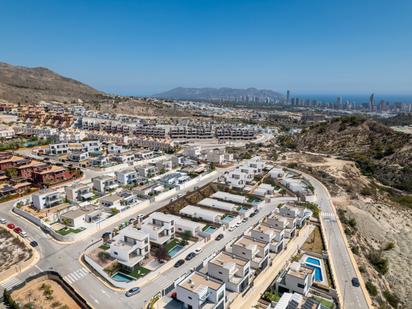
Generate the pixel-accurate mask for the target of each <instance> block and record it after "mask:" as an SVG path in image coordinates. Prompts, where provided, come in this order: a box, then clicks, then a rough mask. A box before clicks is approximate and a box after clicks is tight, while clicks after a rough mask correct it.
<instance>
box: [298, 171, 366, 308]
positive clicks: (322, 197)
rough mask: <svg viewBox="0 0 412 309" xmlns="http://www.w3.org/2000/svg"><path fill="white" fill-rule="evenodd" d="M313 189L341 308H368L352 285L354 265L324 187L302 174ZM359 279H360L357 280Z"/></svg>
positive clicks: (354, 272) (358, 288) (354, 275)
mask: <svg viewBox="0 0 412 309" xmlns="http://www.w3.org/2000/svg"><path fill="white" fill-rule="evenodd" d="M303 175H304V176H305V177H306V178H307V179H308V180H309V181H310V183H311V184H312V186H313V187H314V188H315V192H316V196H317V202H318V205H319V208H320V210H321V213H320V215H321V217H322V218H321V219H322V225H323V227H324V231H325V239H326V242H327V244H328V251H329V257H330V259H331V260H332V263H333V267H334V268H335V271H334V273H335V274H336V278H337V282H338V286H337V290H338V292H339V293H340V295H341V296H342V301H343V306H344V308H348V309H353V308H356V309H363V308H369V306H368V302H367V300H366V296H365V294H364V292H365V291H364V290H363V289H362V288H360V287H354V286H353V285H352V282H351V280H352V278H353V277H357V274H356V271H355V267H358V266H357V264H356V263H353V260H352V259H351V258H350V255H349V254H350V253H349V250H350V249H349V248H348V247H347V246H346V243H345V239H344V237H345V236H344V235H343V234H342V233H341V231H340V229H339V225H338V221H337V220H338V218H337V217H336V212H335V210H334V206H333V204H332V201H331V197H330V195H329V192H328V191H327V189H326V187H325V186H324V185H323V184H322V183H321V182H320V181H318V180H317V179H316V178H314V177H312V176H310V175H307V174H303ZM359 279H361V278H359Z"/></svg>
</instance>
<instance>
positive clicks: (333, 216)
mask: <svg viewBox="0 0 412 309" xmlns="http://www.w3.org/2000/svg"><path fill="white" fill-rule="evenodd" d="M320 215H321V216H322V218H335V214H334V213H333V212H323V211H322V212H321V213H320Z"/></svg>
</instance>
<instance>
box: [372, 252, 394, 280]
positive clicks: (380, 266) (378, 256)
mask: <svg viewBox="0 0 412 309" xmlns="http://www.w3.org/2000/svg"><path fill="white" fill-rule="evenodd" d="M368 260H369V262H370V263H371V264H372V265H373V267H374V268H375V269H376V270H377V271H378V272H379V273H380V274H382V275H384V274H386V273H387V272H388V269H389V261H388V259H387V258H385V257H383V256H382V252H380V251H372V252H371V253H370V254H369V255H368Z"/></svg>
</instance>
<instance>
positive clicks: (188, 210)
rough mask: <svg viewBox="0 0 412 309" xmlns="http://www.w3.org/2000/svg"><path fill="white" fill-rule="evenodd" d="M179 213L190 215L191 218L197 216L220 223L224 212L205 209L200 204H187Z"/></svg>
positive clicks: (197, 217)
mask: <svg viewBox="0 0 412 309" xmlns="http://www.w3.org/2000/svg"><path fill="white" fill-rule="evenodd" d="M179 213H180V214H181V215H183V216H188V217H191V218H196V219H200V220H204V221H209V222H214V223H219V222H221V220H222V217H223V215H224V214H223V213H221V212H218V211H214V210H209V209H205V208H202V207H198V206H193V205H187V206H185V207H184V208H182V209H181V210H180V211H179Z"/></svg>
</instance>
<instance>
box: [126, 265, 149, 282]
mask: <svg viewBox="0 0 412 309" xmlns="http://www.w3.org/2000/svg"><path fill="white" fill-rule="evenodd" d="M121 272H122V273H125V274H126V275H129V276H132V277H135V278H136V279H139V278H141V277H144V276H146V275H147V274H148V273H150V270H148V269H147V268H144V267H142V266H136V267H135V269H134V270H133V271H130V272H129V271H125V270H121Z"/></svg>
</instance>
